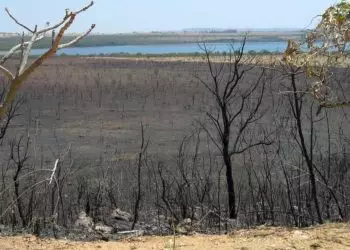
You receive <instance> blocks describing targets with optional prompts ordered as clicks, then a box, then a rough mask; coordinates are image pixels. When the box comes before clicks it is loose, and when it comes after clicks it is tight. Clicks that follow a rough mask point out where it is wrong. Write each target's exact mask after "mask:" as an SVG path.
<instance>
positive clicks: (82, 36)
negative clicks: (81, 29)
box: [57, 24, 96, 49]
mask: <svg viewBox="0 0 350 250" xmlns="http://www.w3.org/2000/svg"><path fill="white" fill-rule="evenodd" d="M95 26H96V25H95V24H92V25H91V27H90V29H88V30H87V31H86V32H85V33H84V34H81V35H80V36H78V37H76V38H75V39H73V40H72V41H70V42H68V43H64V44H60V45H59V46H58V48H57V49H63V48H67V47H70V46H72V45H74V44H76V43H78V42H79V41H80V40H82V39H84V38H85V37H86V36H87V35H89V34H90V32H91V31H92V30H93V29H94V28H95Z"/></svg>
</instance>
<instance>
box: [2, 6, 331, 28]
mask: <svg viewBox="0 0 350 250" xmlns="http://www.w3.org/2000/svg"><path fill="white" fill-rule="evenodd" d="M89 2H90V1H89V0H0V11H2V13H1V12H0V13H1V14H0V32H20V31H23V30H22V29H21V28H20V27H18V26H17V25H16V24H15V23H14V22H13V21H12V20H11V19H10V18H9V17H8V16H7V14H6V12H5V11H4V8H5V7H8V8H9V9H10V11H11V13H13V15H14V16H16V17H17V19H18V20H19V21H21V22H22V23H24V24H26V25H28V26H30V27H34V26H35V25H36V24H37V25H38V27H42V26H43V25H44V24H45V23H46V22H47V21H49V22H50V23H52V24H53V23H54V22H57V21H58V20H61V19H62V17H63V16H64V13H65V12H64V10H65V9H66V8H69V9H71V10H76V9H79V8H80V7H82V6H84V5H86V4H88V3H89ZM336 2H337V1H336V0H215V1H212V0H95V4H94V6H93V7H92V8H91V9H89V10H88V11H86V12H85V13H82V14H81V15H79V16H78V17H77V19H76V21H75V23H74V24H73V25H72V27H71V29H70V32H82V31H84V30H86V29H88V28H89V27H90V25H91V24H92V23H95V24H96V29H95V31H94V32H99V33H125V32H141V31H144V32H148V31H169V30H174V31H177V30H181V29H184V28H237V29H248V28H251V29H261V28H301V29H304V28H310V22H311V20H312V19H313V17H315V16H316V15H319V14H321V13H322V12H323V11H324V10H325V9H326V8H327V7H329V6H330V5H332V4H334V3H336Z"/></svg>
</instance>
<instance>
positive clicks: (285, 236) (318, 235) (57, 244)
mask: <svg viewBox="0 0 350 250" xmlns="http://www.w3.org/2000/svg"><path fill="white" fill-rule="evenodd" d="M0 249H1V250H2V249H4V250H5V249H6V250H17V249H33V250H34V249H35V250H39V249H75V250H78V249H84V250H90V249H91V250H92V249H106V250H107V249H140V250H141V249H201V250H202V249H241V250H243V249H244V250H248V249H259V250H263V249H275V250H277V249H280V250H282V249H337V250H341V249H350V224H349V223H347V224H346V223H342V224H327V225H323V226H315V227H311V228H306V229H286V228H280V227H258V228H256V229H250V230H237V231H234V232H232V233H231V234H230V235H222V236H207V235H196V234H195V235H193V236H176V237H175V248H174V237H172V236H167V237H140V238H133V239H126V240H122V241H118V242H102V241H101V242H72V241H66V240H54V239H40V238H36V237H34V236H18V237H0Z"/></svg>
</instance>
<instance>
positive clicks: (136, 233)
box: [117, 230, 145, 238]
mask: <svg viewBox="0 0 350 250" xmlns="http://www.w3.org/2000/svg"><path fill="white" fill-rule="evenodd" d="M117 234H118V235H119V236H121V237H123V238H124V237H140V236H143V235H144V234H145V232H144V231H143V230H131V231H123V232H118V233H117Z"/></svg>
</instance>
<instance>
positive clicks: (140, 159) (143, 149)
mask: <svg viewBox="0 0 350 250" xmlns="http://www.w3.org/2000/svg"><path fill="white" fill-rule="evenodd" d="M148 145H149V140H145V128H144V126H143V123H141V146H140V151H139V153H138V158H137V191H136V200H135V205H134V219H133V223H132V226H131V229H134V228H135V224H136V223H137V221H138V219H139V209H140V203H141V199H142V175H141V170H142V165H143V161H144V157H145V154H146V153H147V148H148Z"/></svg>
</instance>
